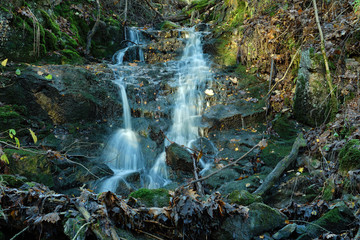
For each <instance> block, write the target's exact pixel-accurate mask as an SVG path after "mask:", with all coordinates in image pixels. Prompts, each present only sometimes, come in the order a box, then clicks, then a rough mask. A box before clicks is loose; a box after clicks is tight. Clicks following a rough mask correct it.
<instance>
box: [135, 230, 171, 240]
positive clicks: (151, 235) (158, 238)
mask: <svg viewBox="0 0 360 240" xmlns="http://www.w3.org/2000/svg"><path fill="white" fill-rule="evenodd" d="M135 231H137V232H139V233H143V234H145V235H148V236H149V237H152V238H154V239H157V240H164V239H162V238H160V237H158V236H155V235H153V234H151V233H148V232H144V231H142V230H140V229H135Z"/></svg>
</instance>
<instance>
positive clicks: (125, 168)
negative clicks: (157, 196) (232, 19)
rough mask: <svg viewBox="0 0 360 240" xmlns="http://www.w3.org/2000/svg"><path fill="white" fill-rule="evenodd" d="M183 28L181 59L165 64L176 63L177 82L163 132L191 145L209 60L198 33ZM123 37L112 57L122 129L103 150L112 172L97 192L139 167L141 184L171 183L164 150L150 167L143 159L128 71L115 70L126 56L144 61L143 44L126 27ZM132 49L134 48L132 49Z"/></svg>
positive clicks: (204, 164)
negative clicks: (124, 43)
mask: <svg viewBox="0 0 360 240" xmlns="http://www.w3.org/2000/svg"><path fill="white" fill-rule="evenodd" d="M184 31H185V32H186V33H187V34H186V46H185V48H184V50H183V54H182V57H181V59H180V60H179V61H177V62H173V63H169V64H168V65H166V64H165V65H164V68H166V67H167V66H169V67H170V65H171V66H174V64H175V66H176V70H175V71H176V74H175V76H177V80H176V82H177V83H176V85H177V86H178V90H177V93H176V97H175V103H174V109H173V113H172V126H171V127H170V129H169V131H168V132H167V133H166V135H167V137H168V138H169V139H170V140H171V141H174V142H176V143H177V144H179V145H185V146H188V147H191V144H192V142H194V141H195V140H196V139H198V138H199V124H200V120H201V114H202V111H203V105H204V104H203V92H204V90H205V85H206V83H207V81H209V80H210V79H211V74H210V68H209V63H208V61H207V59H206V58H205V56H204V54H203V50H202V44H201V34H200V33H198V32H196V31H195V30H194V28H192V29H186V30H184ZM126 36H127V40H128V43H127V46H126V47H125V48H123V49H121V50H120V51H118V52H117V53H116V54H115V55H114V59H116V61H117V64H116V65H114V74H115V76H116V81H115V83H116V84H117V85H118V86H119V89H120V94H121V99H122V103H123V120H124V128H122V129H118V130H117V131H116V132H115V133H114V135H113V136H112V137H111V139H110V141H109V142H108V145H107V147H106V149H105V151H104V154H103V159H104V160H105V161H106V163H107V164H108V166H109V167H110V168H111V169H112V170H113V171H114V176H112V177H110V178H108V179H106V180H105V181H103V182H102V184H101V187H100V189H99V191H100V192H101V191H107V190H110V191H114V192H115V191H116V188H117V186H118V182H119V181H125V179H126V177H127V176H128V175H129V174H132V173H134V172H136V171H141V170H144V171H143V172H144V177H143V179H144V183H143V186H144V187H147V188H159V187H162V186H164V185H166V184H167V183H169V182H170V180H169V174H168V171H167V166H166V163H165V158H166V154H165V151H163V152H162V153H161V154H160V155H159V156H158V157H157V159H156V161H155V163H154V165H153V166H152V167H151V168H150V169H145V166H146V165H147V164H146V163H145V162H144V158H143V156H142V153H141V150H140V146H139V141H138V139H137V136H136V134H135V132H134V131H133V130H132V126H131V115H130V107H129V103H128V98H127V95H126V84H125V80H126V78H131V76H130V75H131V73H130V75H126V74H124V72H121V73H120V72H119V71H118V70H117V69H121V66H122V65H123V62H124V57H125V55H130V56H133V57H134V56H136V58H135V59H136V60H138V61H140V62H144V53H143V51H142V49H141V47H140V48H139V47H138V45H141V44H143V42H142V40H141V37H140V36H141V34H140V33H139V31H136V30H135V29H131V28H130V29H127V30H126ZM134 49H137V50H136V51H135V52H134V51H133V50H134ZM129 52H131V54H129ZM132 60H134V59H132ZM169 71H170V70H169ZM172 71H174V70H172ZM124 75H125V76H124ZM135 80H136V79H135ZM166 145H168V144H166ZM201 163H202V167H203V168H206V167H207V165H208V164H209V163H207V162H206V161H204V160H202V161H201ZM125 182H126V181H125Z"/></svg>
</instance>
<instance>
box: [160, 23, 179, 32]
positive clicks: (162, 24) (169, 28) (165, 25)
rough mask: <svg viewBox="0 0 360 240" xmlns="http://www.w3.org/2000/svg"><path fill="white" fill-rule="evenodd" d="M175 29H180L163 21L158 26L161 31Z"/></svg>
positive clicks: (174, 24)
mask: <svg viewBox="0 0 360 240" xmlns="http://www.w3.org/2000/svg"><path fill="white" fill-rule="evenodd" d="M177 28H180V26H179V25H177V24H176V23H173V22H170V21H164V22H162V23H161V24H160V29H161V30H171V29H177Z"/></svg>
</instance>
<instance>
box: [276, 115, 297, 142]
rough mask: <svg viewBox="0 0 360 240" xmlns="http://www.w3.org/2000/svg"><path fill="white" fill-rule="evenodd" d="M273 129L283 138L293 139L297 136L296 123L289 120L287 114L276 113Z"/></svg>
mask: <svg viewBox="0 0 360 240" xmlns="http://www.w3.org/2000/svg"><path fill="white" fill-rule="evenodd" d="M272 124H273V129H274V130H275V132H276V133H277V134H279V136H280V138H282V139H293V138H295V137H296V134H297V131H296V129H295V123H294V122H292V121H290V120H289V116H288V115H287V114H276V116H275V118H274V120H273V121H272Z"/></svg>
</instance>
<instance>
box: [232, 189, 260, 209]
mask: <svg viewBox="0 0 360 240" xmlns="http://www.w3.org/2000/svg"><path fill="white" fill-rule="evenodd" d="M228 199H229V200H230V202H231V203H236V204H240V205H244V206H247V205H250V204H252V203H254V202H262V198H261V196H258V195H254V194H251V193H249V192H248V191H246V190H241V191H239V190H235V191H233V192H232V193H230V195H229V196H228Z"/></svg>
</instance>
